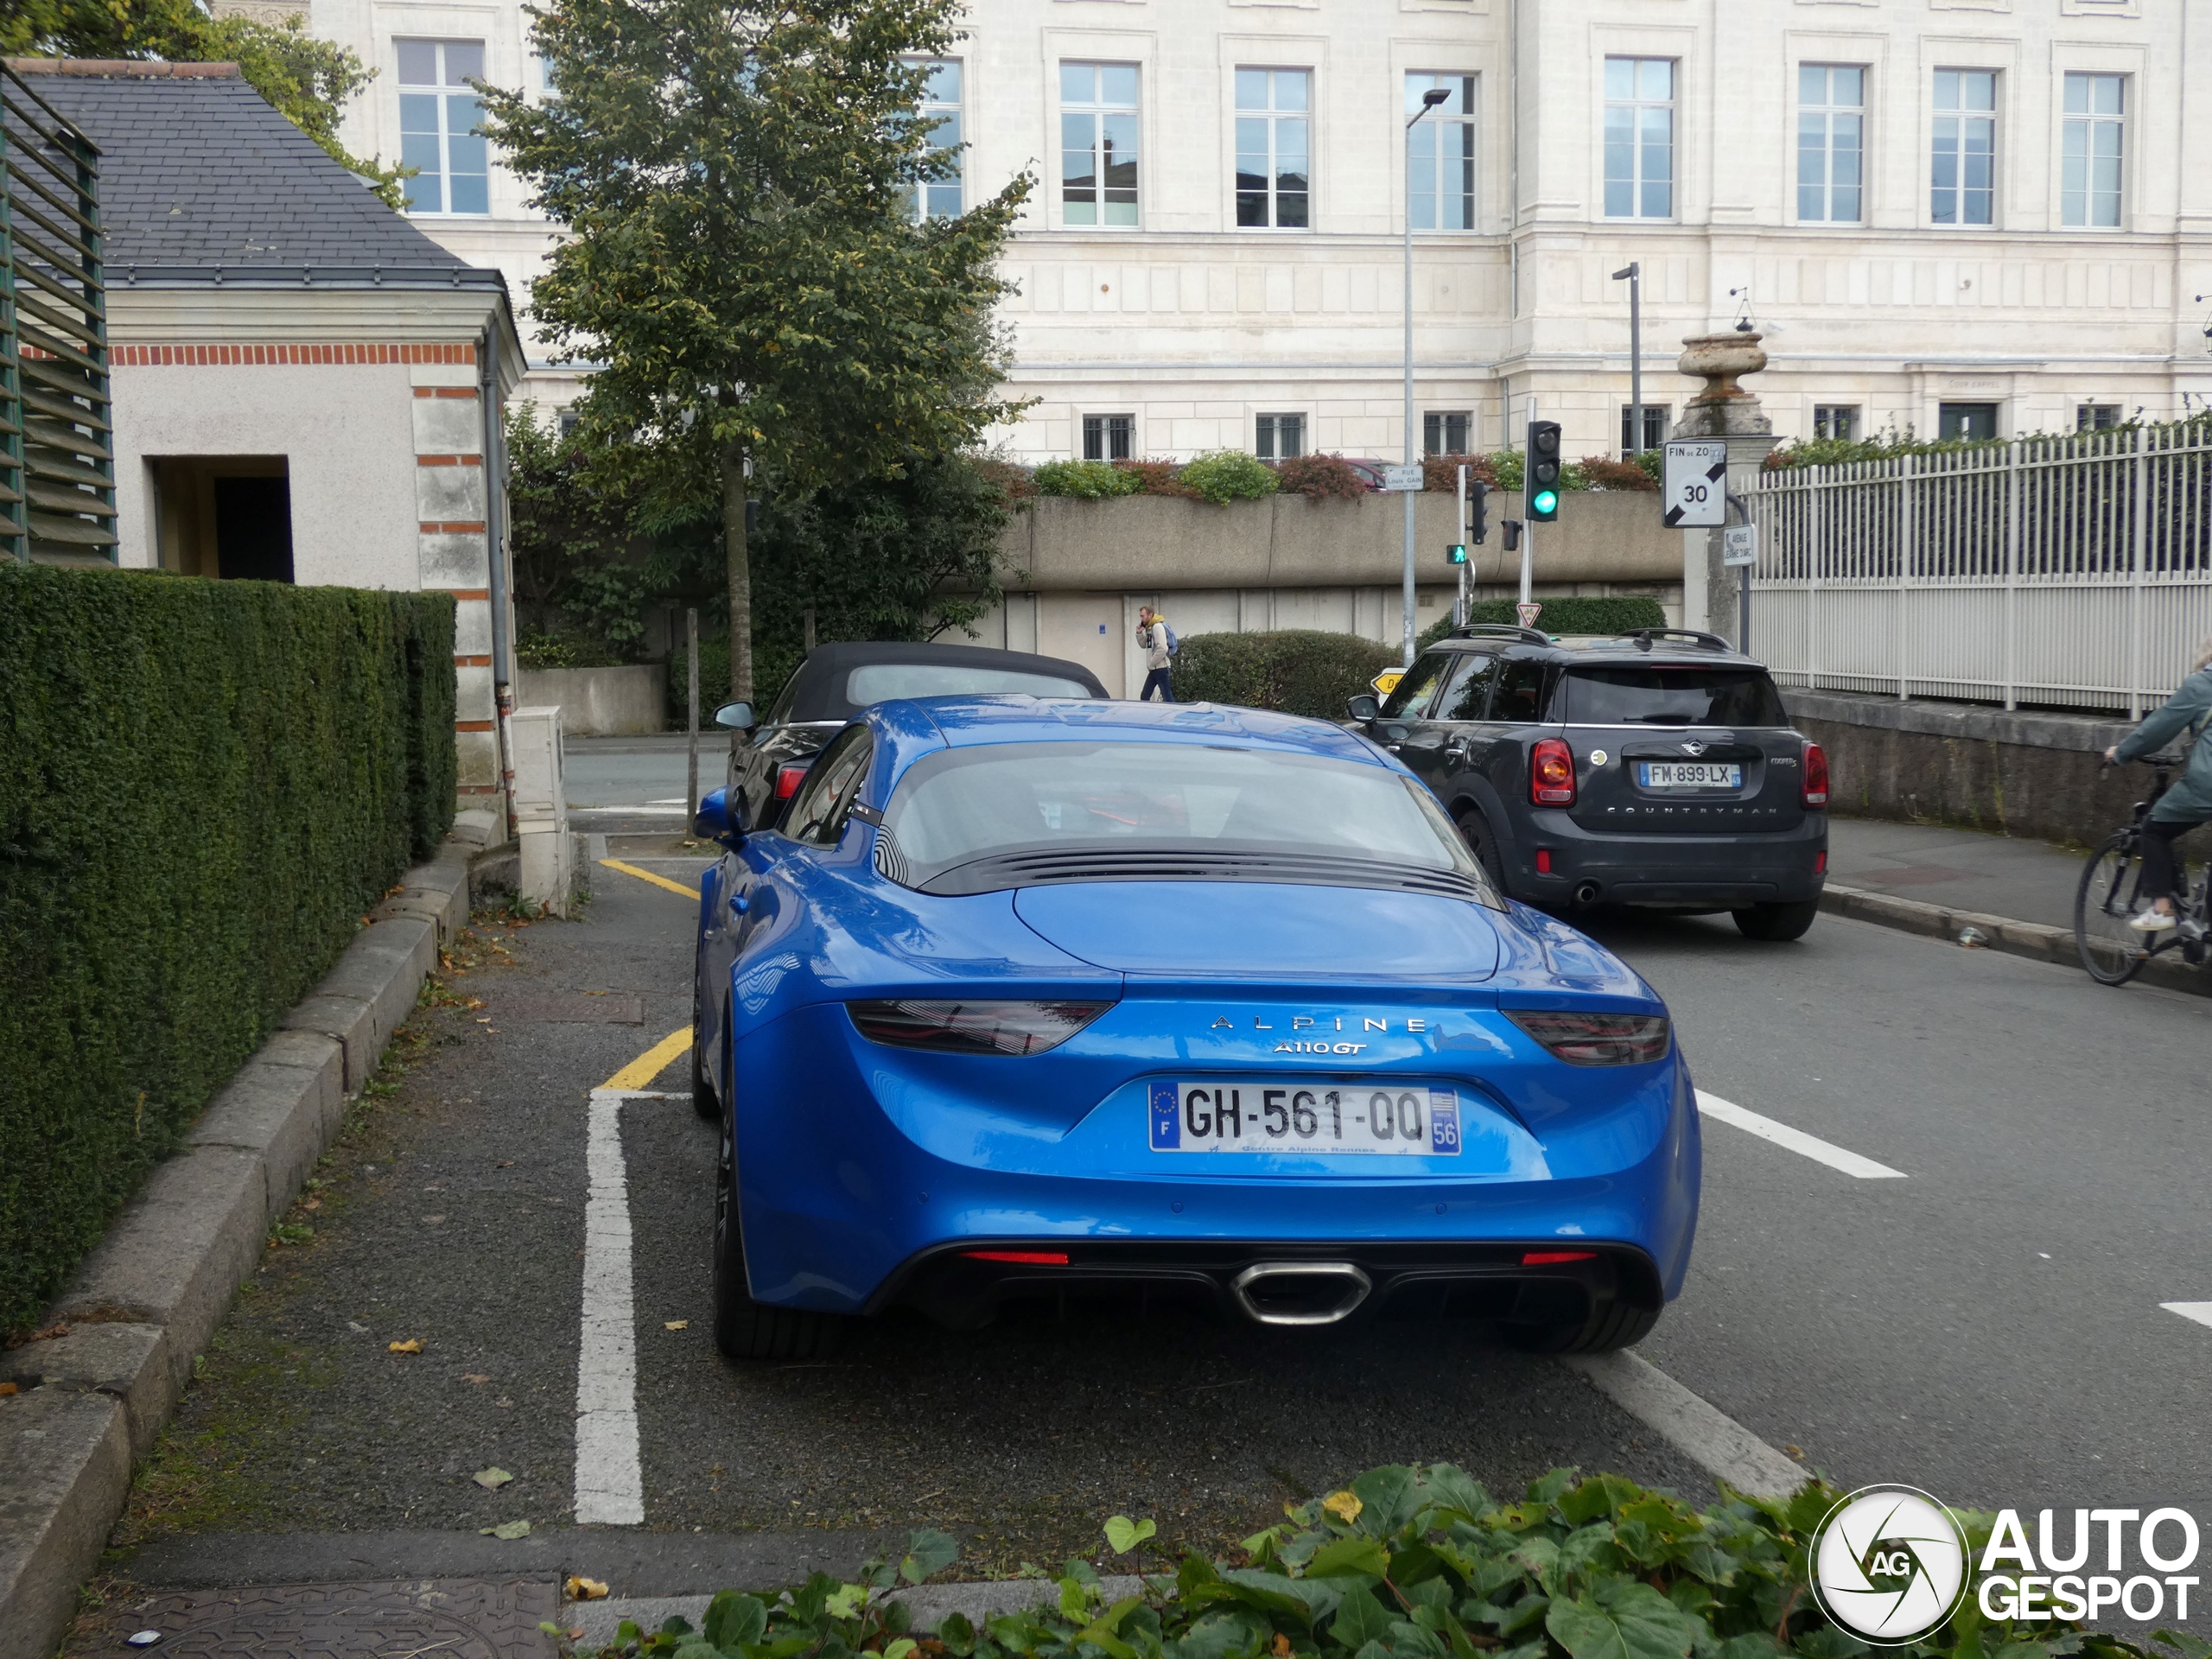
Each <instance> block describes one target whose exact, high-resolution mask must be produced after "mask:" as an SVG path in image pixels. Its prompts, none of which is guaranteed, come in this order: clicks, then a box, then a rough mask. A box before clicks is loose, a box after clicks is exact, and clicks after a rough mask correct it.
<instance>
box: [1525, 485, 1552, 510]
mask: <svg viewBox="0 0 2212 1659" xmlns="http://www.w3.org/2000/svg"><path fill="white" fill-rule="evenodd" d="M1529 505H1530V506H1532V507H1534V508H1535V510H1536V511H1537V512H1558V511H1559V493H1558V492H1557V491H1556V490H1538V491H1537V492H1536V493H1535V495H1534V496H1533V497H1532V498H1530V499H1529Z"/></svg>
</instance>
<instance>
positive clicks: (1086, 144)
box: [1060, 63, 1137, 226]
mask: <svg viewBox="0 0 2212 1659" xmlns="http://www.w3.org/2000/svg"><path fill="white" fill-rule="evenodd" d="M1060 222H1061V223H1062V224H1063V225H1069V226H1076V225H1106V226H1127V225H1135V223H1136V222H1137V67H1136V65H1135V64H1133V63H1064V64H1062V65H1061V66H1060Z"/></svg>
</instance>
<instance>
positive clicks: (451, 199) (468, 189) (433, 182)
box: [392, 41, 492, 213]
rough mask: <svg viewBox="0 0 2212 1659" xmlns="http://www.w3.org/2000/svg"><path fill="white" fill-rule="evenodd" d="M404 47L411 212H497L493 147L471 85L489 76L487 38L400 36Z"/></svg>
mask: <svg viewBox="0 0 2212 1659" xmlns="http://www.w3.org/2000/svg"><path fill="white" fill-rule="evenodd" d="M392 44H393V45H394V46H396V47H397V48H399V159H400V160H401V161H402V162H405V163H406V164H407V165H408V166H409V167H411V168H416V169H417V171H416V175H415V176H414V177H413V178H411V179H409V180H407V181H405V182H404V183H403V184H402V185H401V186H400V187H399V188H401V190H403V191H404V192H405V193H406V207H407V211H408V212H410V213H490V212H491V211H492V187H491V152H490V149H489V147H488V146H487V145H486V143H485V140H484V134H483V131H482V130H481V129H480V128H479V127H478V126H477V124H476V123H477V121H478V119H479V118H480V114H481V111H480V109H479V106H478V105H477V102H476V94H475V93H474V92H472V91H470V90H469V86H468V83H469V82H470V81H472V80H481V79H484V42H483V41H393V42H392Z"/></svg>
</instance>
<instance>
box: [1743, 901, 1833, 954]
mask: <svg viewBox="0 0 2212 1659" xmlns="http://www.w3.org/2000/svg"><path fill="white" fill-rule="evenodd" d="M1820 913H1821V901H1820V900H1819V899H1799V900H1797V901H1796V903H1795V904H1788V905H1753V906H1751V908H1750V909H1748V910H1739V911H1737V912H1734V915H1735V918H1736V931H1738V933H1741V934H1742V935H1743V936H1744V937H1745V938H1747V939H1763V940H1767V941H1770V942H1773V943H1780V942H1782V941H1783V940H1788V939H1802V938H1804V937H1805V931H1806V930H1807V929H1808V928H1809V927H1811V926H1812V925H1813V918H1815V916H1817V915H1819V914H1820Z"/></svg>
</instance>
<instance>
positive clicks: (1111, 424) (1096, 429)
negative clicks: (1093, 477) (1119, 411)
mask: <svg viewBox="0 0 2212 1659" xmlns="http://www.w3.org/2000/svg"><path fill="white" fill-rule="evenodd" d="M1136 428H1137V417H1136V416H1134V415H1086V416H1084V417H1083V458H1084V460H1085V461H1127V460H1128V458H1129V440H1130V435H1131V434H1132V433H1134V432H1135V430H1136Z"/></svg>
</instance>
